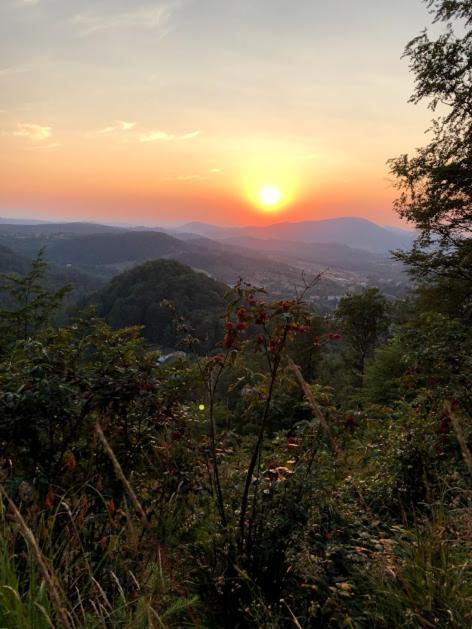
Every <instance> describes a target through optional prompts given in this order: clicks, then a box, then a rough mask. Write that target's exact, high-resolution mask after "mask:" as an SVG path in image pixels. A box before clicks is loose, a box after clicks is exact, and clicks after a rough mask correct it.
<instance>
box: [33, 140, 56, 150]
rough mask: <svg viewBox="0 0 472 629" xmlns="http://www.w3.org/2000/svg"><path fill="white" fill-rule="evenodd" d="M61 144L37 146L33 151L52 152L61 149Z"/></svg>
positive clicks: (53, 143) (52, 143)
mask: <svg viewBox="0 0 472 629" xmlns="http://www.w3.org/2000/svg"><path fill="white" fill-rule="evenodd" d="M60 146H61V144H60V142H51V144H36V146H32V147H31V150H32V151H51V150H53V149H58V148H60Z"/></svg>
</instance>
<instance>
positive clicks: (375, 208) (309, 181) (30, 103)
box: [0, 0, 431, 225]
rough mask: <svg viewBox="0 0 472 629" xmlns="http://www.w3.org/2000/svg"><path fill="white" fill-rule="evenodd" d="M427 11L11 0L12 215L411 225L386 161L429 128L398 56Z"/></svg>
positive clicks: (6, 128) (371, 4) (6, 24)
mask: <svg viewBox="0 0 472 629" xmlns="http://www.w3.org/2000/svg"><path fill="white" fill-rule="evenodd" d="M428 22H429V16H428V14H427V11H426V9H425V5H424V3H423V2H421V0H395V1H394V2H393V1H392V0H357V1H355V2H354V1H353V0H329V1H326V0H324V1H321V0H176V1H175V2H173V1H170V2H161V1H154V2H152V1H148V2H141V1H140V0H133V1H132V0H102V1H98V0H80V1H78V0H77V1H74V0H0V215H1V216H11V217H13V216H15V217H38V218H54V219H55V218H61V219H65V220H71V219H79V218H80V219H92V220H96V221H105V220H108V221H116V222H128V223H132V222H133V223H147V224H164V223H177V222H184V221H187V220H204V221H208V222H214V223H221V224H262V223H268V222H275V221H282V220H284V221H285V220H289V221H296V220H306V219H317V218H326V217H334V216H347V215H355V216H363V217H366V218H370V219H372V220H375V221H376V222H378V223H381V224H394V225H399V220H398V218H397V217H396V216H395V214H394V213H393V211H392V209H391V203H392V199H393V198H394V196H395V191H394V189H393V187H392V183H391V181H389V175H388V169H387V167H386V165H385V162H386V160H387V159H388V158H389V157H393V156H396V155H398V154H400V153H403V152H408V151H411V150H412V149H413V148H414V147H415V146H419V145H421V144H424V142H425V138H424V130H425V129H426V128H427V126H428V123H429V120H430V118H431V112H429V111H428V110H427V109H426V108H425V106H422V105H420V106H413V105H411V104H408V103H407V100H408V97H409V95H410V94H411V92H412V88H413V83H412V78H411V76H410V74H409V71H408V63H407V61H406V60H402V59H401V54H402V51H403V48H404V45H405V44H406V42H407V41H408V40H409V39H411V38H412V37H413V36H415V35H416V34H418V33H419V31H420V30H421V29H422V28H424V27H425V26H426V25H427V24H428ZM261 191H262V192H261ZM274 195H275V196H274ZM277 195H279V196H280V199H279V198H278V196H277ZM261 196H262V201H261V198H260V197H261ZM276 197H277V198H276ZM264 199H266V201H270V200H271V199H272V201H270V202H268V203H266V204H265V205H264Z"/></svg>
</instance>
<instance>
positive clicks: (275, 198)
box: [259, 186, 282, 207]
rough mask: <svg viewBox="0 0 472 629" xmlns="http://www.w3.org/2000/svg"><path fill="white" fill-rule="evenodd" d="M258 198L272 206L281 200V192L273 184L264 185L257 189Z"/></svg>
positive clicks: (264, 203)
mask: <svg viewBox="0 0 472 629" xmlns="http://www.w3.org/2000/svg"><path fill="white" fill-rule="evenodd" d="M259 200H260V202H261V203H262V204H263V205H266V206H268V207H273V206H274V205H278V204H279V203H280V202H281V200H282V192H281V191H280V190H279V188H276V187H275V186H265V187H264V188H262V189H261V190H260V191H259Z"/></svg>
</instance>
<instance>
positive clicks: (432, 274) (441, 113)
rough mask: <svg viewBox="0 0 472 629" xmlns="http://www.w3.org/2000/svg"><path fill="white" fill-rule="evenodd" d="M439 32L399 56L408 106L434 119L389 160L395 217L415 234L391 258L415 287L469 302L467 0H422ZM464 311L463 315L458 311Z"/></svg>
mask: <svg viewBox="0 0 472 629" xmlns="http://www.w3.org/2000/svg"><path fill="white" fill-rule="evenodd" d="M426 4H427V5H428V7H429V9H430V11H431V13H432V14H433V16H434V22H435V23H438V24H441V23H442V24H444V30H443V32H442V33H441V34H440V35H439V36H437V37H436V38H432V37H431V36H430V34H429V33H428V31H427V30H425V31H423V32H422V33H421V34H420V35H419V36H418V37H416V38H415V39H413V40H412V41H410V43H409V44H408V45H407V47H406V50H405V56H406V57H407V58H408V59H409V61H410V68H411V70H412V72H413V74H414V76H415V79H416V86H415V91H414V93H413V95H412V96H411V99H410V100H411V102H413V103H418V102H420V101H422V100H426V101H428V104H429V107H430V108H431V109H432V110H433V111H435V112H437V114H438V116H437V117H436V119H435V120H434V121H433V124H432V128H431V129H430V141H429V143H428V144H427V145H426V146H425V147H423V148H420V149H417V150H416V153H415V154H414V155H412V156H409V155H401V156H400V157H398V158H396V159H393V160H391V161H390V167H391V172H392V173H393V175H394V176H395V177H396V179H397V183H398V187H399V189H400V191H401V193H400V196H399V198H398V199H397V201H396V210H397V211H398V213H399V214H400V216H402V217H403V218H405V219H406V220H408V221H409V222H410V223H412V224H413V225H414V226H415V228H416V229H417V230H418V237H417V239H416V242H415V244H414V246H413V248H412V249H411V251H402V252H396V256H397V258H399V259H401V260H403V261H404V262H406V263H407V265H408V266H409V269H410V271H411V273H412V275H413V276H414V277H415V278H416V279H417V280H419V281H420V282H425V283H426V282H429V283H431V281H435V280H438V281H439V282H440V283H442V284H443V285H446V286H447V285H449V286H451V283H452V284H453V285H454V287H455V288H458V289H459V290H460V291H461V293H462V294H463V295H464V300H463V301H464V305H465V306H466V308H467V309H470V306H471V301H472V28H471V27H472V0H427V2H426ZM466 312H467V310H466Z"/></svg>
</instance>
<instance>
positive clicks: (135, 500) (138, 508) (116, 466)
mask: <svg viewBox="0 0 472 629" xmlns="http://www.w3.org/2000/svg"><path fill="white" fill-rule="evenodd" d="M95 430H96V432H97V435H98V438H99V439H100V442H101V444H102V446H103V449H104V450H105V452H106V453H107V454H108V456H109V457H110V460H111V462H112V464H113V469H114V470H115V473H116V475H117V476H118V478H119V479H120V481H121V482H122V484H123V487H124V489H125V491H126V493H127V494H128V496H129V498H130V500H131V502H132V503H133V506H134V508H135V510H136V513H137V514H138V515H139V517H140V519H141V522H142V523H143V525H144V526H145V527H146V528H149V526H150V524H149V520H148V518H147V516H146V512H145V511H144V509H143V507H142V505H141V503H140V502H139V500H138V498H137V496H136V494H135V493H134V490H133V488H132V487H131V484H130V482H129V480H128V479H127V478H126V476H125V475H124V472H123V470H122V468H121V465H120V463H119V461H118V459H117V458H116V456H115V453H114V452H113V450H112V449H111V446H110V444H109V443H108V441H107V438H106V437H105V435H104V434H103V430H102V427H101V425H100V422H99V421H98V420H97V423H96V424H95Z"/></svg>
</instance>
